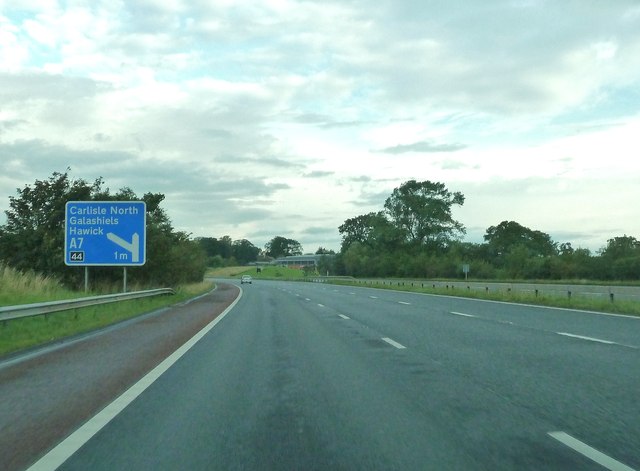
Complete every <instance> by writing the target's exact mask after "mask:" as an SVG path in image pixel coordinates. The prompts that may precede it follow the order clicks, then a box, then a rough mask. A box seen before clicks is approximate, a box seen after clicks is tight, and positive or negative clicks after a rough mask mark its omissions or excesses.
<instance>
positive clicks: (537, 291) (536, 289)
mask: <svg viewBox="0 0 640 471" xmlns="http://www.w3.org/2000/svg"><path fill="white" fill-rule="evenodd" d="M537 297H538V288H536V298H537Z"/></svg>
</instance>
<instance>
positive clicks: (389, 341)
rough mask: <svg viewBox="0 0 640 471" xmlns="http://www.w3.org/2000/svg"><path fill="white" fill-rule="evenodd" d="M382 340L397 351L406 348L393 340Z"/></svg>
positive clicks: (383, 338)
mask: <svg viewBox="0 0 640 471" xmlns="http://www.w3.org/2000/svg"><path fill="white" fill-rule="evenodd" d="M382 340H384V341H385V342H387V343H388V344H389V345H393V346H394V347H396V348H397V349H403V348H407V347H405V346H404V345H402V344H401V343H398V342H396V341H395V340H393V339H390V338H389V337H382Z"/></svg>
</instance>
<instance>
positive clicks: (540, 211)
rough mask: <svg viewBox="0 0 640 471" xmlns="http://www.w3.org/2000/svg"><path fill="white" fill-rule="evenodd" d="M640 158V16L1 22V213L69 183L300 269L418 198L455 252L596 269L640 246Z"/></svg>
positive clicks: (40, 13)
mask: <svg viewBox="0 0 640 471" xmlns="http://www.w3.org/2000/svg"><path fill="white" fill-rule="evenodd" d="M639 142H640V3H639V2H638V1H637V0H629V1H625V0H615V1H601V0H593V1H589V0H580V1H577V0H576V1H571V0H563V1H552V0H549V1H545V0H503V1H497V0H478V1H471V0H468V1H462V0H459V1H456V0H440V1H427V0H378V1H360V0H339V1H327V0H323V1H311V0H308V1H292V0H272V1H234V0H224V1H206V0H159V1H152V0H144V1H143V0H121V1H114V0H106V1H102V0H86V1H85V0H78V1H75V0H20V1H19V2H17V1H13V0H0V164H1V172H0V210H6V209H7V208H8V204H9V199H8V198H9V196H15V195H16V188H19V187H20V188H22V187H24V185H27V184H33V183H34V182H35V180H36V179H46V178H48V177H50V176H51V174H52V173H53V172H54V171H58V172H64V171H65V170H66V168H67V167H70V168H71V176H72V177H73V178H83V179H86V180H88V181H93V180H95V179H96V178H98V177H104V179H105V183H106V186H108V187H110V188H111V189H112V190H113V191H116V190H117V189H119V188H122V187H125V186H127V187H130V188H132V189H133V190H134V191H135V192H136V193H138V194H139V195H142V194H144V193H146V192H160V193H164V194H165V195H166V200H165V203H164V204H163V206H164V208H165V209H166V210H167V212H168V214H169V216H170V217H171V219H172V221H173V224H174V226H175V228H176V229H178V230H183V231H186V232H190V233H192V234H193V236H211V237H221V236H223V235H230V236H231V237H232V238H234V239H240V238H247V239H249V240H250V241H251V242H253V243H254V244H255V245H257V246H259V247H263V246H264V244H265V243H266V242H267V241H268V240H270V239H271V238H273V237H274V236H277V235H282V236H285V237H289V238H294V239H296V240H298V241H300V242H301V243H302V245H303V248H304V250H305V252H314V251H315V250H316V249H317V248H318V247H319V246H324V247H327V248H332V249H335V250H338V249H339V246H340V236H339V233H338V226H339V225H340V224H342V223H343V222H344V220H345V219H347V218H350V217H355V216H358V215H361V214H365V213H368V212H370V211H378V210H380V209H382V208H383V204H384V200H385V199H386V198H387V197H388V196H389V195H390V193H391V192H392V191H393V189H394V188H396V187H398V186H399V185H401V184H402V183H403V182H404V181H406V180H409V179H416V180H431V181H438V182H442V183H444V184H445V185H446V187H447V188H448V189H449V190H451V191H461V192H462V193H463V194H464V195H465V197H466V202H465V204H464V206H463V207H462V208H459V209H456V210H455V212H454V217H455V218H456V219H457V220H459V221H460V222H461V223H463V224H464V225H465V226H466V228H467V236H466V238H465V240H466V241H469V242H481V241H482V236H483V235H484V233H485V231H486V229H487V228H488V227H489V226H492V225H497V224H499V223H500V222H501V221H503V220H513V221H517V222H518V223H520V224H522V225H524V226H527V227H529V228H531V229H534V230H540V231H543V232H546V233H548V234H550V235H551V237H552V238H553V240H554V241H556V242H560V243H562V242H571V243H572V245H573V246H574V247H576V248H577V247H583V248H589V249H591V250H593V251H595V250H597V249H599V248H601V247H603V246H604V245H605V244H606V241H607V240H608V239H610V238H612V237H616V236H622V235H624V234H626V235H631V236H634V237H636V238H640V201H639V200H640V198H639V197H640V154H639V149H640V145H639ZM5 221H6V219H5V217H4V213H2V216H0V223H4V222H5Z"/></svg>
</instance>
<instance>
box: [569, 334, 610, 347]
mask: <svg viewBox="0 0 640 471" xmlns="http://www.w3.org/2000/svg"><path fill="white" fill-rule="evenodd" d="M556 334H558V335H564V336H565V337H572V338H574V339H581V340H588V341H590V342H598V343H606V344H607V345H616V343H615V342H611V341H609V340H602V339H596V338H593V337H585V336H583V335H575V334H569V333H567V332H556Z"/></svg>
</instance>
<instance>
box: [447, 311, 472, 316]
mask: <svg viewBox="0 0 640 471" xmlns="http://www.w3.org/2000/svg"><path fill="white" fill-rule="evenodd" d="M451 314H453V315H454V316H463V317H476V316H474V315H473V314H465V313H464V312H455V311H451Z"/></svg>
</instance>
